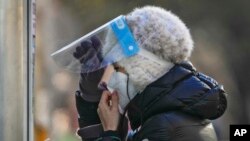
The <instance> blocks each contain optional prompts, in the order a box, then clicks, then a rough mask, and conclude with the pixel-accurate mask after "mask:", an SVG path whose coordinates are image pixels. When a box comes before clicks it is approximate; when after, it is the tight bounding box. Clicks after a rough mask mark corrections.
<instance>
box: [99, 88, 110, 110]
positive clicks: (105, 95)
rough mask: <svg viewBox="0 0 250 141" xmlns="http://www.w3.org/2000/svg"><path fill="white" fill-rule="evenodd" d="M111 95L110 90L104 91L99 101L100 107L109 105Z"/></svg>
mask: <svg viewBox="0 0 250 141" xmlns="http://www.w3.org/2000/svg"><path fill="white" fill-rule="evenodd" d="M110 95H111V93H110V92H109V91H103V93H102V97H101V100H100V103H99V108H106V107H109V105H108V102H109V97H110Z"/></svg>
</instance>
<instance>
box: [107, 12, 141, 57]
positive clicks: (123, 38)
mask: <svg viewBox="0 0 250 141" xmlns="http://www.w3.org/2000/svg"><path fill="white" fill-rule="evenodd" d="M111 27H112V30H113V32H114V34H115V36H116V37H117V40H118V41H119V43H120V45H121V47H122V49H123V52H124V55H125V56H127V57H130V56H133V55H136V54H137V53H138V52H139V47H138V45H137V43H136V41H135V39H134V36H133V34H132V33H131V31H130V29H129V26H128V24H127V22H126V19H125V17H124V16H119V17H117V18H116V19H115V20H114V21H113V22H112V23H111Z"/></svg>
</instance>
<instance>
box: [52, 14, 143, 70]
mask: <svg viewBox="0 0 250 141" xmlns="http://www.w3.org/2000/svg"><path fill="white" fill-rule="evenodd" d="M138 52H139V47H138V45H137V44H136V41H135V39H134V37H133V35H132V33H131V32H130V29H129V27H128V25H127V23H126V20H125V17H124V16H119V17H117V18H115V19H113V20H112V21H110V22H108V23H106V24H104V25H103V26H101V27H99V28H97V29H96V30H94V31H92V32H90V33H88V34H87V35H85V36H83V37H81V38H80V39H78V40H76V41H74V42H72V43H71V44H69V45H67V46H65V47H63V48H61V49H60V50H58V51H56V52H54V53H52V54H51V56H52V58H53V59H54V61H55V62H56V63H57V64H58V65H60V66H62V67H63V68H65V69H67V70H70V71H72V72H76V73H88V72H92V71H96V70H98V69H101V68H104V67H106V66H107V65H110V64H113V63H115V62H117V61H120V60H121V59H124V58H126V57H130V56H133V55H135V54H137V53H138Z"/></svg>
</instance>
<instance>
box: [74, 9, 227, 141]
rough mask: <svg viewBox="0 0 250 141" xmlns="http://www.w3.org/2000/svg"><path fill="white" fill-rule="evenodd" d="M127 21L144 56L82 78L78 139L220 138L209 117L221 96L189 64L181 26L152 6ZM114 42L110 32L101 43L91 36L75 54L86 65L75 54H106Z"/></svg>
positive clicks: (220, 108)
mask: <svg viewBox="0 0 250 141" xmlns="http://www.w3.org/2000/svg"><path fill="white" fill-rule="evenodd" d="M126 22H127V23H128V26H129V28H130V30H131V32H132V34H133V36H134V38H135V40H136V42H137V44H138V46H139V48H140V50H141V51H140V53H138V54H137V55H134V56H132V57H128V58H123V59H121V60H119V61H117V62H116V63H113V64H111V65H109V66H108V67H106V68H105V69H100V70H98V71H95V72H91V73H81V80H80V91H77V93H76V106H77V110H78V113H79V126H80V130H79V131H78V134H79V135H80V136H81V137H82V139H83V140H98V141H108V140H112V141H119V140H134V141H141V140H150V141H151V140H157V141H170V140H171V141H179V140H180V141H189V140H190V141H191V140H192V141H194V140H195V141H214V140H217V139H216V134H215V131H214V129H213V126H212V123H211V121H210V120H213V119H216V118H218V117H220V116H221V115H222V114H223V113H224V112H225V109H226V106H227V101H226V95H225V92H224V90H223V88H222V86H221V85H219V84H218V83H217V82H216V81H215V80H214V79H212V78H210V77H208V76H206V75H204V74H202V73H200V72H197V71H196V69H195V68H194V67H193V66H192V64H191V63H190V62H189V61H188V58H189V57H190V55H191V52H192V49H193V40H192V38H191V35H190V33H189V30H188V29H187V27H186V26H185V24H184V23H183V22H182V21H181V20H180V19H179V18H178V17H177V16H176V15H174V14H172V13H171V12H169V11H166V10H164V9H162V8H159V7H153V6H146V7H143V8H137V9H135V10H134V11H132V12H131V13H129V14H128V15H126ZM113 39H114V38H113V37H112V34H110V33H108V34H107V35H106V41H105V44H103V45H102V44H101V42H100V41H99V40H98V38H94V37H93V38H91V39H90V41H88V42H84V43H82V44H81V46H79V47H78V48H77V50H76V52H75V53H74V57H75V58H77V59H79V60H80V62H84V61H82V60H81V59H82V58H81V57H80V56H82V54H81V53H86V51H81V50H82V49H83V48H84V49H86V48H87V47H89V48H91V49H93V48H94V49H97V48H100V47H102V48H104V49H102V54H101V55H100V56H104V55H105V54H107V52H108V50H105V47H111V46H112V45H111V43H113ZM97 50H98V49H97ZM141 52H142V53H141ZM113 55H114V56H115V55H116V54H113ZM98 85H99V87H100V86H101V88H102V90H100V89H98V88H97V86H98ZM111 88H112V90H111ZM96 111H98V112H96ZM127 118H128V120H129V125H130V127H129V128H131V129H130V131H131V132H129V134H128V135H127V128H128V126H127V125H128V124H127V120H126V119H127ZM132 131H133V132H132Z"/></svg>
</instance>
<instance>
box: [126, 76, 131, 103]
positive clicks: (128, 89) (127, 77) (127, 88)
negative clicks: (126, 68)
mask: <svg viewBox="0 0 250 141" xmlns="http://www.w3.org/2000/svg"><path fill="white" fill-rule="evenodd" d="M125 74H126V75H127V96H128V99H129V101H131V98H130V95H129V84H128V83H129V74H128V73H125Z"/></svg>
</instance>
